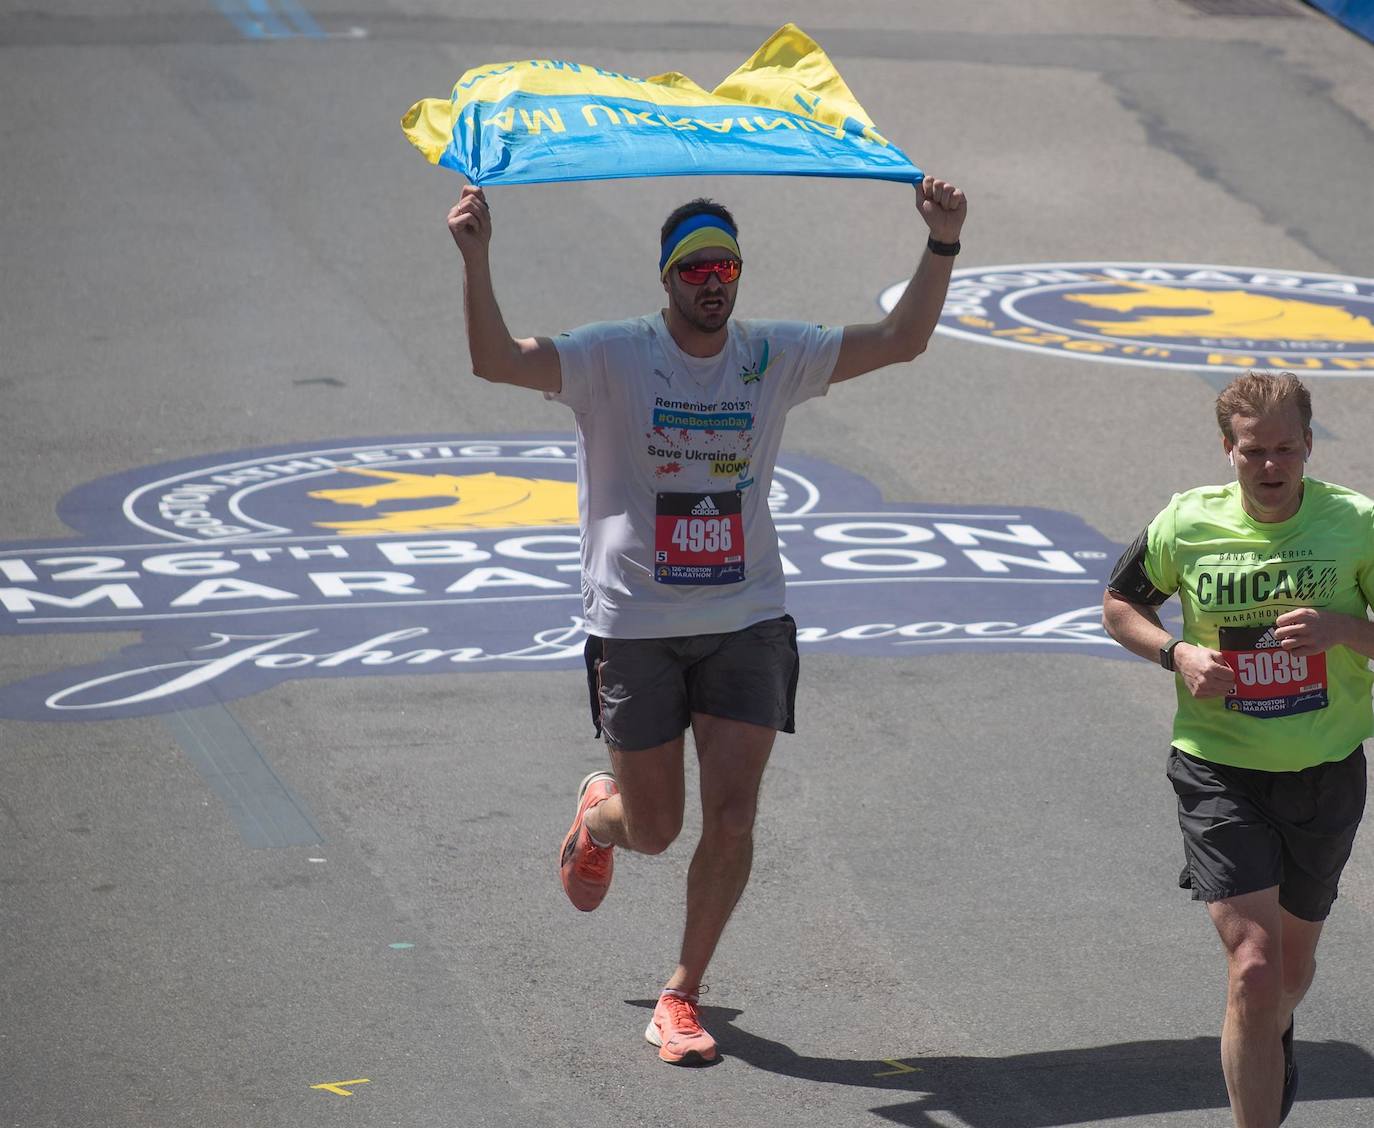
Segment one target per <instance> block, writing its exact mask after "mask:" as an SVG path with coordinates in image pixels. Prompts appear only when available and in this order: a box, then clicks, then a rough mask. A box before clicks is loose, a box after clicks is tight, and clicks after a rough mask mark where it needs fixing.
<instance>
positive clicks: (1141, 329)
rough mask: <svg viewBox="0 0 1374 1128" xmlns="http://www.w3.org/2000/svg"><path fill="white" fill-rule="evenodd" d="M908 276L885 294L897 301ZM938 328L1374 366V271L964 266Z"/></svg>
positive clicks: (1167, 357) (1330, 370)
mask: <svg viewBox="0 0 1374 1128" xmlns="http://www.w3.org/2000/svg"><path fill="white" fill-rule="evenodd" d="M905 288H906V283H905V282H902V283H898V284H897V285H895V286H889V287H888V288H887V289H886V290H884V291H883V293H882V295H881V296H880V297H879V299H878V301H879V304H880V305H882V307H883V308H884V309H885V310H891V309H892V307H893V306H894V305H896V303H897V299H898V298H900V297H901V295H902V291H903V290H904V289H905ZM939 330H940V331H941V332H943V333H949V334H951V335H953V336H955V337H964V338H966V339H968V340H972V341H984V342H987V343H989V344H994V345H1005V346H1008V347H1010V348H1017V349H1026V350H1028V351H1031V352H1039V353H1053V354H1054V355H1056V356H1074V357H1079V358H1080V359H1086V360H1105V361H1110V362H1112V363H1114V364H1145V365H1150V366H1152V367H1172V368H1187V369H1193V370H1196V371H1202V372H1222V373H1225V374H1228V375H1229V374H1232V373H1238V372H1244V371H1246V370H1248V369H1251V368H1260V369H1278V370H1287V371H1293V372H1296V373H1297V374H1298V375H1300V376H1302V375H1312V376H1364V377H1370V376H1374V279H1370V278H1350V277H1346V276H1344V275H1340V274H1312V273H1310V272H1307V271H1299V270H1257V269H1252V268H1249V267H1237V266H1196V265H1191V266H1190V265H1185V264H1180V263H1138V262H1137V263H1132V262H1050V263H1031V264H1028V265H1018V266H989V267H978V268H975V269H970V270H956V271H955V272H954V276H953V279H952V280H951V282H950V286H949V296H948V297H947V299H946V301H945V307H944V311H943V313H942V314H941V316H940V324H939Z"/></svg>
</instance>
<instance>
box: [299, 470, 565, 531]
mask: <svg viewBox="0 0 1374 1128" xmlns="http://www.w3.org/2000/svg"><path fill="white" fill-rule="evenodd" d="M345 472H346V473H349V474H360V475H363V476H364V477H368V478H380V479H381V482H380V483H379V484H377V485H367V486H353V487H348V488H345V489H337V490H311V491H310V496H311V497H318V498H322V499H323V500H325V501H332V502H335V503H336V504H338V505H357V506H361V507H363V508H364V509H371V508H373V507H374V506H376V505H378V504H379V503H382V502H388V501H413V500H416V499H421V498H442V499H444V502H443V504H441V505H435V506H431V507H428V508H425V509H393V510H390V511H389V512H379V513H378V514H377V515H376V516H375V517H370V518H367V519H365V520H361V521H316V522H315V525H316V526H317V527H318V528H321V529H337V530H338V531H339V532H341V533H344V534H346V535H349V536H371V535H376V534H378V533H454V532H461V531H463V530H467V529H507V528H530V527H536V526H544V525H576V524H577V485H576V483H573V482H559V481H554V480H553V479H550V478H512V477H509V476H507V475H505V474H496V473H488V474H466V475H463V476H461V477H460V476H457V475H454V474H406V473H401V472H398V471H393V470H362V469H356V468H351V469H348V470H347V471H345Z"/></svg>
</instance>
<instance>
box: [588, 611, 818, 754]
mask: <svg viewBox="0 0 1374 1128" xmlns="http://www.w3.org/2000/svg"><path fill="white" fill-rule="evenodd" d="M585 655H586V659H587V689H588V692H589V694H590V696H591V707H592V724H594V725H595V726H596V734H597V736H601V735H602V734H603V732H604V734H605V736H606V739H607V741H608V742H610V743H611V744H614V745H615V746H616V747H618V748H621V749H623V750H626V751H634V750H636V749H641V748H653V747H655V746H656V745H659V744H664V743H666V742H667V741H669V740H672V739H673V738H674V737H676V736H678V735H680V734H681V733H682V732H683V731H684V730H685V729H686V728H687V726H688V725H689V724H691V723H692V714H693V713H709V714H710V715H711V716H713V717H724V718H725V719H726V720H730V721H748V722H749V723H750V724H755V725H763V726H765V727H766V728H771V729H778V730H780V731H782V732H795V731H796V728H795V727H794V723H793V710H794V707H795V704H796V699H797V671H798V667H799V662H798V658H797V624H796V623H795V622H793V620H792V616H791V615H783V616H782V617H781V618H778V619H765V620H764V621H763V622H761V623H755V624H754V625H753V626H751V627H745V628H744V629H743V630H739V631H731V632H729V633H728V634H706V635H685V636H682V637H678V638H598V637H597V636H596V635H592V636H589V637H588V639H587V646H586V650H585Z"/></svg>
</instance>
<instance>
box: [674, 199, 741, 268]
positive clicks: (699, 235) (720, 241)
mask: <svg viewBox="0 0 1374 1128" xmlns="http://www.w3.org/2000/svg"><path fill="white" fill-rule="evenodd" d="M738 238H739V232H738V231H736V230H735V229H734V228H733V227H731V226H730V225H729V224H728V223H727V222H726V221H725V220H723V219H721V218H720V216H718V215H711V214H710V213H709V212H708V213H704V214H701V215H694V216H689V217H688V218H687V219H684V220H683V221H682V222H681V223H679V224H678V225H677V226H676V227H674V228H673V229H672V231H670V232H669V233H668V238H666V239H664V240H663V251H662V253H661V254H660V255H659V256H658V276H659V277H660V278H662V277H663V276H664V275H666V274H667V273H668V268H669V267H670V266H672V265H673V263H675V262H677V261H678V260H679V259H682V258H686V256H688V255H690V254H691V253H692V252H693V251H699V250H701V248H702V247H724V248H725V249H726V250H728V251H729V252H730V253H731V254H732V255H734V256H735V257H736V258H742V257H743V256H742V255H741V254H740V253H739V243H738V242H737V240H738Z"/></svg>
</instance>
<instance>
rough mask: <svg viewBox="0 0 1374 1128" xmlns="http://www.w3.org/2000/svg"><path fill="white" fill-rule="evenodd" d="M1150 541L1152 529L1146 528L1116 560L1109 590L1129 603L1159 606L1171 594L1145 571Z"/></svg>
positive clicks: (1109, 582)
mask: <svg viewBox="0 0 1374 1128" xmlns="http://www.w3.org/2000/svg"><path fill="white" fill-rule="evenodd" d="M1149 543H1150V530H1149V529H1145V530H1143V531H1142V532H1141V534H1140V536H1138V537H1136V538H1135V540H1134V541H1133V542H1132V544H1131V546H1130V547H1129V548H1128V549H1126V551H1125V552H1123V553H1122V554H1121V559H1120V560H1118V561H1117V562H1116V567H1115V568H1113V569H1112V577H1111V579H1109V580H1108V581H1107V590H1108V591H1109V592H1111V593H1112V594H1113V595H1119V596H1121V598H1122V599H1124V600H1126V601H1127V602H1129V603H1144V604H1146V605H1147V606H1150V607H1158V606H1159V605H1160V604H1161V603H1163V602H1164V601H1165V600H1166V599H1168V598H1169V595H1168V593H1167V592H1163V591H1160V590H1159V589H1158V588H1156V587H1155V585H1154V584H1152V583H1151V582H1150V577H1149V576H1148V575H1147V574H1146V572H1145V550H1146V549H1147V548H1148V547H1149Z"/></svg>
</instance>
